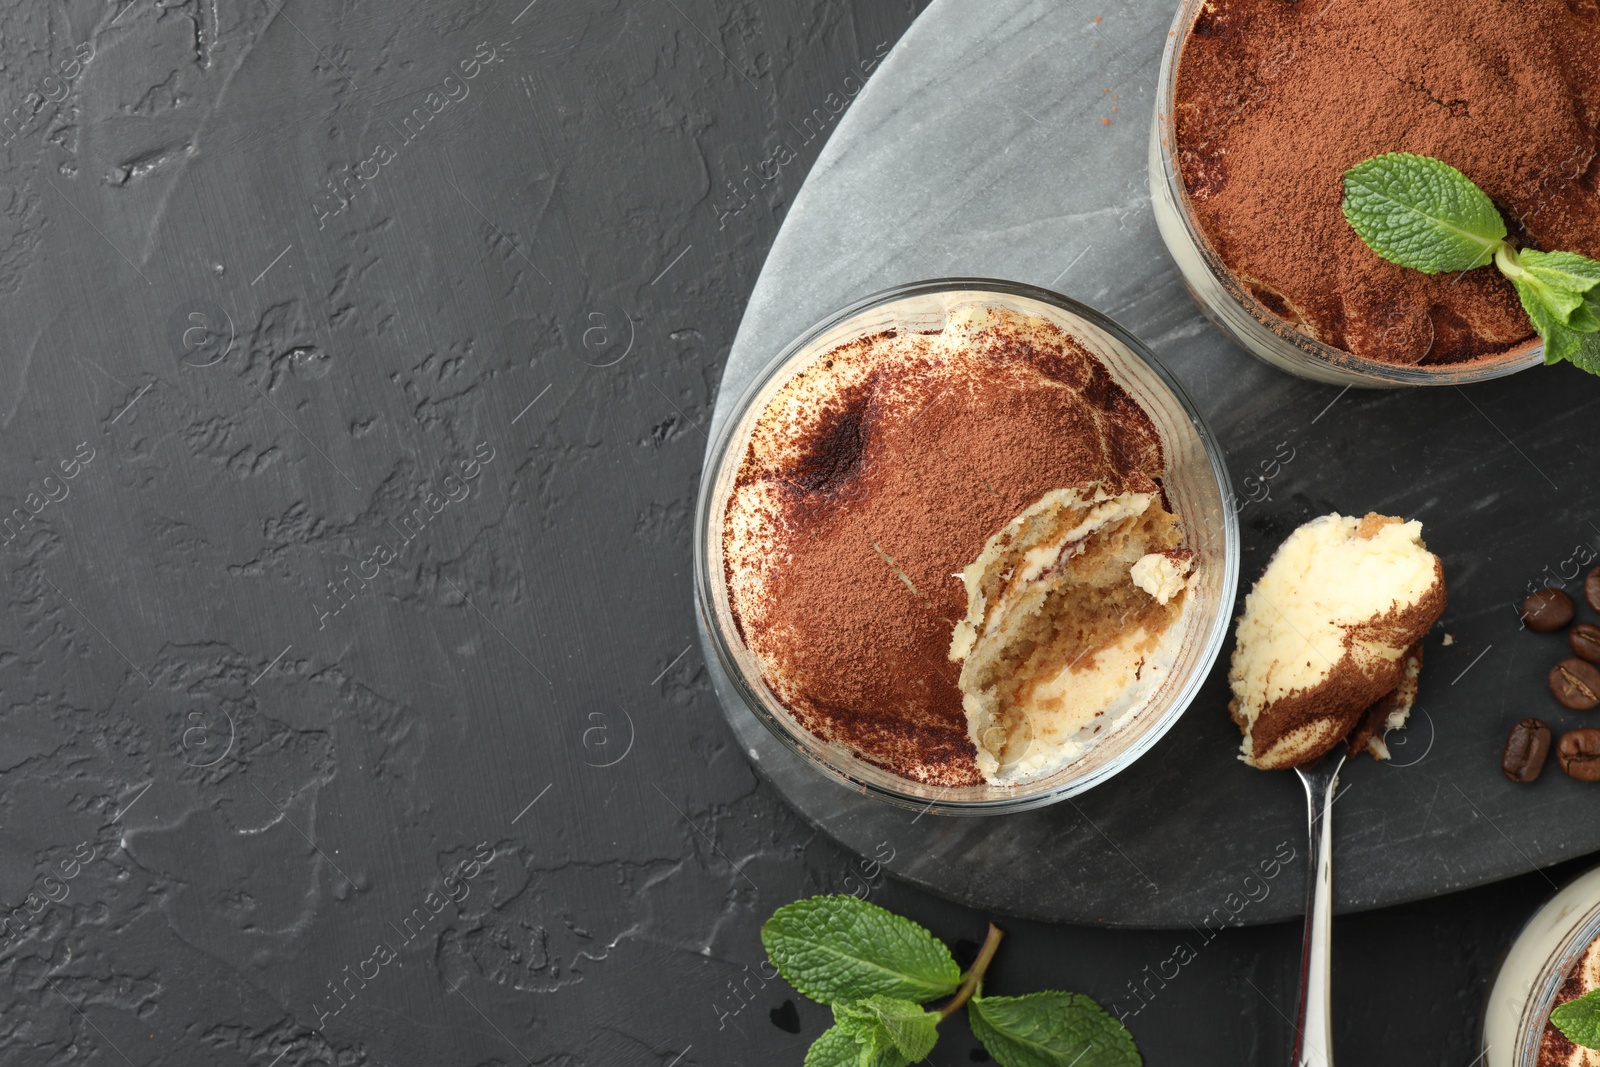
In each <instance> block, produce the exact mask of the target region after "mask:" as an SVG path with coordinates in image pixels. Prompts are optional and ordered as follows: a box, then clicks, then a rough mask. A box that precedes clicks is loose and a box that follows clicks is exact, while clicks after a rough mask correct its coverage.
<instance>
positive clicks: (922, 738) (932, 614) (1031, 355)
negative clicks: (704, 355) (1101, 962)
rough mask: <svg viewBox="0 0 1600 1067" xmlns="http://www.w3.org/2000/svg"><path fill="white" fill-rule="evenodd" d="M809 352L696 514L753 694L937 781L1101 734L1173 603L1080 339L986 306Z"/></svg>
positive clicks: (1135, 449) (1099, 372) (1138, 490)
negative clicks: (716, 507)
mask: <svg viewBox="0 0 1600 1067" xmlns="http://www.w3.org/2000/svg"><path fill="white" fill-rule="evenodd" d="M1093 343H1095V344H1098V343H1100V342H1098V341H1096V342H1093ZM822 353H824V354H820V355H819V357H818V358H814V359H810V360H809V361H808V362H806V363H804V364H803V365H802V366H800V368H799V369H798V370H796V371H794V372H793V374H792V376H790V377H789V378H787V379H785V380H783V381H782V382H781V384H775V385H774V386H773V387H772V390H773V391H772V392H771V393H770V395H769V398H768V399H767V400H766V402H765V405H764V407H763V408H762V409H761V410H760V413H759V415H758V416H756V418H755V421H754V424H753V428H752V429H751V430H750V431H749V436H748V445H747V446H745V447H744V448H743V451H742V456H740V457H739V458H738V464H739V465H738V467H737V471H738V473H737V476H736V478H735V479H733V483H732V488H731V490H730V492H729V495H728V497H727V501H726V505H725V507H723V509H722V511H721V515H722V522H721V535H720V539H721V546H722V552H721V570H722V572H723V573H722V578H723V579H724V581H725V583H726V589H727V597H728V599H727V602H728V605H729V611H730V614H731V616H732V619H733V624H734V626H735V627H736V628H737V632H738V636H739V638H740V640H741V641H742V642H743V644H744V646H745V648H746V649H748V652H749V654H750V655H751V656H753V657H754V660H755V663H756V665H757V666H758V668H759V672H760V678H761V681H762V682H763V683H764V684H765V686H766V688H767V690H768V691H769V692H770V693H771V694H772V696H773V697H774V698H775V699H776V700H777V701H778V702H779V703H781V705H782V707H783V709H784V710H785V711H787V712H788V714H789V716H791V717H792V718H793V719H794V720H795V721H796V722H798V723H799V725H800V726H801V727H803V729H804V731H805V732H806V733H808V734H810V735H811V736H812V738H814V739H818V740H820V741H822V742H824V743H825V744H827V745H829V746H840V747H842V748H843V749H845V750H847V751H848V752H849V753H850V754H851V755H852V756H854V757H856V758H857V759H860V760H864V761H866V762H868V763H871V764H874V765H876V766H877V767H879V768H883V769H885V770H888V771H890V772H892V773H893V774H894V775H897V776H899V777H901V778H905V779H910V780H912V781H914V782H918V783H925V784H928V785H933V786H939V787H946V786H948V787H952V788H954V787H964V786H985V785H993V784H1002V785H1008V786H1009V785H1011V784H1013V783H1016V782H1018V781H1021V780H1023V779H1028V778H1035V779H1036V778H1037V777H1038V776H1041V775H1047V774H1050V773H1052V772H1054V771H1056V770H1058V769H1060V768H1062V767H1063V766H1065V765H1067V764H1068V763H1069V762H1070V761H1072V760H1073V759H1074V758H1076V757H1077V756H1078V755H1079V754H1080V753H1083V752H1084V751H1085V749H1086V748H1088V747H1090V746H1091V745H1093V744H1094V743H1095V742H1097V741H1104V740H1105V739H1106V738H1108V737H1111V736H1113V735H1116V734H1117V733H1118V730H1117V727H1118V725H1119V724H1120V723H1122V722H1124V721H1127V720H1129V719H1130V718H1132V717H1133V716H1135V715H1136V714H1137V712H1138V711H1139V709H1140V708H1141V707H1142V706H1144V705H1143V704H1142V703H1141V702H1142V701H1143V700H1144V698H1145V696H1146V695H1148V694H1150V693H1153V692H1154V687H1155V686H1157V685H1158V684H1159V681H1160V679H1161V678H1162V677H1163V676H1164V675H1163V672H1164V671H1165V670H1167V669H1168V667H1169V666H1170V664H1171V662H1172V660H1173V658H1174V654H1173V651H1172V650H1173V648H1175V647H1176V646H1177V645H1179V644H1181V641H1180V640H1179V639H1180V638H1181V636H1182V635H1181V634H1177V635H1175V636H1173V635H1171V633H1170V632H1171V631H1175V630H1179V629H1181V627H1178V626H1175V625H1174V624H1175V623H1176V622H1177V621H1179V620H1181V619H1182V618H1183V617H1184V613H1185V608H1186V606H1187V605H1188V603H1189V601H1190V600H1191V599H1192V598H1191V597H1190V596H1189V595H1188V586H1189V583H1190V581H1191V575H1190V573H1189V571H1190V569H1191V565H1190V561H1189V558H1188V552H1187V549H1186V547H1185V542H1184V526H1183V523H1182V521H1181V518H1180V517H1179V516H1177V515H1174V514H1173V513H1172V512H1171V510H1170V506H1169V504H1168V503H1167V498H1166V495H1165V490H1164V486H1163V479H1164V477H1165V459H1164V453H1163V444H1162V440H1161V436H1160V434H1159V433H1158V432H1157V430H1156V426H1155V424H1154V423H1153V422H1152V420H1151V417H1150V415H1149V414H1147V412H1146V411H1145V409H1144V408H1143V407H1141V406H1140V403H1139V402H1138V401H1137V400H1135V398H1134V396H1133V395H1131V394H1130V393H1129V392H1128V390H1127V389H1126V388H1124V387H1123V386H1122V385H1120V384H1119V383H1118V381H1117V379H1115V378H1114V377H1113V376H1112V374H1111V373H1110V372H1109V371H1108V370H1107V367H1106V365H1105V364H1103V363H1102V362H1101V360H1100V359H1099V358H1097V357H1096V356H1095V355H1094V354H1093V353H1092V352H1091V350H1090V348H1089V347H1087V346H1086V343H1085V342H1080V340H1079V339H1078V338H1076V337H1074V336H1073V335H1072V334H1070V333H1069V332H1067V331H1066V330H1065V329H1063V328H1062V327H1061V326H1060V325H1058V324H1057V323H1055V322H1052V321H1050V320H1049V319H1046V318H1044V317H1042V316H1041V315H1034V314H1028V313H1024V312H1022V311H1020V310H1017V309H1015V308H1012V307H1007V306H1004V305H1002V304H998V303H988V302H985V301H981V300H975V301H974V302H972V303H964V302H962V303H956V304H954V305H953V306H951V307H949V308H948V309H947V310H946V311H945V312H944V313H943V314H942V315H941V316H937V317H932V318H930V320H928V321H924V320H922V319H919V320H917V321H916V323H915V328H914V329H912V328H900V329H887V330H884V331H882V332H878V333H874V334H868V335H865V336H858V337H856V339H854V340H850V341H848V342H845V343H842V344H838V345H837V346H835V347H832V348H831V349H827V348H825V349H822ZM731 458H732V457H731V455H730V459H731Z"/></svg>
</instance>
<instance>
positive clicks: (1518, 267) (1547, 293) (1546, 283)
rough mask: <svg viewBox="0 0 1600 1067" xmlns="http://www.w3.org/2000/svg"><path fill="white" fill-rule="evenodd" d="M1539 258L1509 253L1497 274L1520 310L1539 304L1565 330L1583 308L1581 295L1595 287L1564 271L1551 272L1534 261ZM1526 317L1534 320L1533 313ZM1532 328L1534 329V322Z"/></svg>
mask: <svg viewBox="0 0 1600 1067" xmlns="http://www.w3.org/2000/svg"><path fill="white" fill-rule="evenodd" d="M1540 254H1541V253H1532V252H1530V253H1528V254H1527V255H1524V254H1522V253H1520V252H1508V253H1507V255H1506V257H1505V258H1506V262H1505V263H1504V264H1502V265H1501V266H1500V272H1501V273H1502V274H1504V275H1505V276H1506V277H1507V278H1508V279H1510V281H1511V284H1512V285H1514V286H1516V289H1517V295H1518V296H1519V297H1521V298H1522V306H1523V308H1525V309H1526V308H1527V307H1528V305H1529V303H1530V302H1537V303H1539V304H1542V305H1543V306H1544V308H1545V309H1546V312H1547V314H1548V315H1549V316H1550V317H1552V318H1554V319H1555V320H1556V321H1557V322H1559V323H1561V324H1562V325H1563V326H1565V325H1567V324H1569V323H1570V322H1571V321H1572V316H1573V314H1574V313H1575V312H1577V311H1578V309H1579V308H1581V307H1583V300H1584V295H1585V293H1587V291H1588V289H1589V288H1590V287H1592V286H1593V285H1594V283H1593V282H1590V281H1587V280H1585V279H1583V278H1575V277H1574V276H1573V275H1571V274H1569V273H1567V272H1566V271H1564V270H1558V269H1552V268H1551V267H1548V266H1546V265H1544V264H1543V263H1540V262H1538V261H1537V260H1534V258H1533V257H1534V256H1535V255H1540ZM1573 258H1575V259H1582V258H1583V257H1582V256H1575V257H1573ZM1578 286H1582V287H1583V288H1579V287H1578ZM1528 317H1529V318H1533V312H1532V311H1529V312H1528ZM1534 325H1535V328H1537V326H1538V321H1537V320H1535V322H1534ZM1540 336H1541V337H1543V336H1544V334H1543V333H1541V334H1540Z"/></svg>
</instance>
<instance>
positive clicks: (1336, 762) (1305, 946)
mask: <svg viewBox="0 0 1600 1067" xmlns="http://www.w3.org/2000/svg"><path fill="white" fill-rule="evenodd" d="M1346 755H1347V752H1346V749H1345V747H1344V745H1342V744H1341V745H1340V746H1339V747H1338V748H1337V749H1335V750H1334V752H1333V753H1332V754H1329V755H1327V756H1324V757H1322V759H1321V760H1319V761H1318V762H1316V763H1311V764H1308V765H1306V766H1303V767H1296V768H1295V769H1294V770H1295V773H1296V774H1298V775H1299V776H1300V782H1301V784H1303V785H1304V786H1305V787H1306V823H1307V829H1308V830H1309V831H1310V837H1311V868H1310V877H1309V878H1308V880H1307V883H1306V932H1305V939H1304V940H1303V941H1302V942H1301V951H1300V1002H1299V1005H1298V1006H1297V1007H1296V1009H1295V1019H1294V1026H1295V1039H1294V1060H1293V1063H1294V1067H1333V1027H1332V1022H1333V1017H1332V1010H1331V1005H1330V993H1331V983H1330V980H1329V967H1328V963H1329V956H1330V950H1331V948H1332V945H1331V941H1332V933H1333V799H1334V794H1335V793H1336V792H1337V791H1338V788H1339V770H1340V768H1342V767H1343V766H1344V761H1345V757H1346Z"/></svg>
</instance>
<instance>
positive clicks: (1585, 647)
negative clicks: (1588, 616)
mask: <svg viewBox="0 0 1600 1067" xmlns="http://www.w3.org/2000/svg"><path fill="white" fill-rule="evenodd" d="M1567 644H1569V645H1571V646H1572V651H1574V652H1576V653H1577V654H1578V658H1579V659H1586V660H1588V661H1589V662H1590V663H1600V626H1596V625H1595V624H1594V623H1592V622H1580V623H1579V624H1578V625H1576V626H1574V627H1573V628H1572V632H1571V633H1569V634H1567Z"/></svg>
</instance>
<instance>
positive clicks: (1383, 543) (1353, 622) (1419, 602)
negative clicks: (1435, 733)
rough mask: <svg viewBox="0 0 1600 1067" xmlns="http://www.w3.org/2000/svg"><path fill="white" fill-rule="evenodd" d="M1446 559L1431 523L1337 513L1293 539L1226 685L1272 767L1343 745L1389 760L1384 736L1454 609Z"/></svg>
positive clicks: (1254, 750)
mask: <svg viewBox="0 0 1600 1067" xmlns="http://www.w3.org/2000/svg"><path fill="white" fill-rule="evenodd" d="M1444 605H1445V588H1444V566H1443V564H1442V563H1441V562H1440V561H1439V557H1438V556H1435V555H1434V554H1433V553H1431V552H1429V551H1428V548H1427V546H1426V545H1425V544H1423V541H1422V523H1420V522H1417V521H1415V520H1412V521H1411V522H1406V521H1404V520H1402V519H1398V518H1393V517H1391V516H1386V515H1376V514H1371V513H1369V514H1367V515H1366V516H1365V517H1363V518H1360V519H1357V518H1354V517H1351V516H1345V515H1339V514H1332V515H1324V516H1322V517H1320V518H1316V519H1312V520H1311V521H1310V522H1308V523H1306V524H1305V525H1304V526H1301V527H1300V528H1299V529H1297V530H1295V531H1294V532H1293V533H1292V534H1290V535H1289V537H1288V539H1287V540H1286V541H1284V543H1283V544H1282V545H1281V546H1280V547H1279V548H1278V551H1277V552H1276V553H1274V554H1273V557H1272V559H1271V560H1270V561H1269V562H1268V563H1267V569H1266V571H1265V572H1264V573H1263V574H1262V575H1261V578H1260V580H1259V581H1257V582H1256V584H1255V588H1254V589H1252V590H1251V591H1250V594H1249V595H1248V596H1247V597H1246V598H1245V609H1244V614H1243V615H1242V616H1241V617H1240V619H1239V624H1238V629H1237V644H1236V645H1235V647H1234V652H1233V663H1232V666H1231V668H1230V670H1229V672H1228V682H1229V685H1230V686H1231V687H1232V690H1233V700H1232V702H1231V703H1230V704H1229V705H1228V711H1229V713H1230V714H1231V715H1232V716H1233V721H1234V722H1235V723H1236V724H1237V725H1238V726H1239V729H1240V730H1241V731H1243V733H1244V742H1243V744H1242V746H1241V753H1240V758H1241V759H1243V760H1244V761H1245V762H1246V763H1248V764H1250V765H1251V766H1252V767H1258V768H1261V769H1262V770H1280V769H1285V768H1289V767H1296V766H1299V765H1301V764H1304V763H1309V762H1312V761H1314V760H1317V759H1320V758H1321V757H1322V756H1324V755H1326V754H1327V753H1328V752H1329V751H1331V750H1332V749H1334V748H1335V747H1337V746H1338V745H1339V744H1340V743H1342V742H1344V741H1345V740H1346V739H1347V738H1349V739H1350V742H1351V752H1352V754H1353V753H1354V752H1356V751H1359V750H1362V749H1365V750H1366V751H1368V752H1370V753H1372V755H1374V756H1375V757H1377V758H1379V759H1386V758H1387V757H1388V750H1387V748H1386V747H1384V744H1383V739H1382V732H1383V731H1384V730H1386V729H1394V728H1397V727H1399V726H1403V725H1404V724H1405V721H1406V717H1407V716H1408V714H1409V713H1410V710H1411V706H1412V703H1413V702H1414V701H1415V699H1416V693H1417V679H1418V675H1419V673H1420V672H1421V669H1422V645H1421V642H1422V638H1423V637H1424V636H1425V635H1426V634H1427V632H1428V631H1429V630H1430V629H1432V627H1433V624H1434V623H1435V622H1437V621H1438V619H1439V616H1440V615H1441V614H1443V612H1444Z"/></svg>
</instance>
